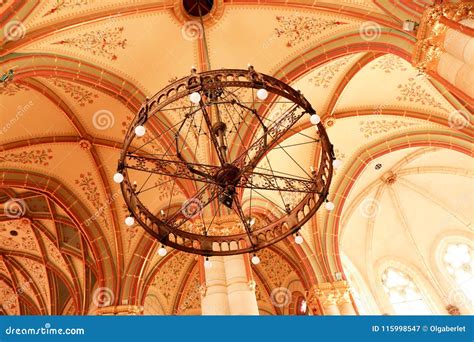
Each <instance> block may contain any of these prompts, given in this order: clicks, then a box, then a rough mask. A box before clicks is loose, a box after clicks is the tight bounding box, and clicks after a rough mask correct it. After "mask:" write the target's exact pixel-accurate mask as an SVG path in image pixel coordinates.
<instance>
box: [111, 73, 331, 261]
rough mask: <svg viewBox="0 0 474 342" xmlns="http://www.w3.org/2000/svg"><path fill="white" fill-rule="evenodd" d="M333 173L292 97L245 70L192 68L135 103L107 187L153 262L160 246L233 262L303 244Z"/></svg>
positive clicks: (304, 103)
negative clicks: (116, 189) (143, 234)
mask: <svg viewBox="0 0 474 342" xmlns="http://www.w3.org/2000/svg"><path fill="white" fill-rule="evenodd" d="M308 145H309V146H308ZM308 152H310V153H311V155H308ZM339 165H340V161H338V160H336V159H335V157H334V151H333V147H332V145H331V143H330V141H329V138H328V136H327V134H326V131H325V129H324V126H323V125H322V123H321V122H320V118H319V116H318V115H317V114H316V112H315V110H314V109H313V108H312V106H311V104H310V103H309V101H308V100H307V99H306V98H305V97H304V96H303V95H302V94H301V92H300V91H298V90H295V89H293V88H292V87H290V86H289V85H288V84H286V83H284V82H282V81H280V80H278V79H276V78H274V77H271V76H268V75H265V74H262V73H259V72H257V71H256V70H254V68H253V67H252V66H249V68H248V70H237V69H222V70H211V71H205V72H197V71H196V70H195V69H193V70H192V71H191V74H190V75H189V76H187V77H184V78H181V79H179V80H177V81H175V82H173V83H171V84H170V85H168V86H167V87H165V88H164V89H162V90H161V91H159V92H158V93H156V94H155V95H154V96H153V97H151V98H149V99H147V100H146V102H145V103H144V104H143V106H142V107H141V109H140V111H139V113H138V115H137V116H136V117H135V119H134V120H133V121H132V122H131V124H130V126H129V127H128V130H127V133H126V135H125V140H124V143H123V147H122V151H121V156H120V159H119V163H118V168H117V173H116V174H115V175H114V181H116V182H117V183H121V189H122V193H123V197H124V200H125V203H126V205H127V207H128V210H129V211H130V216H128V217H127V218H126V219H125V223H126V224H127V225H134V224H135V223H136V222H137V223H138V224H139V225H140V226H142V227H143V228H144V229H145V230H146V231H147V232H148V233H149V234H150V235H152V236H153V237H154V238H156V239H157V240H158V241H159V243H160V244H161V248H160V249H159V253H160V255H165V254H166V249H165V247H164V246H165V245H166V246H170V247H172V248H176V249H178V250H182V251H185V252H189V253H194V254H200V255H205V256H213V255H233V254H240V253H255V252H256V251H257V250H259V249H261V248H264V247H267V246H269V245H272V244H274V243H276V242H278V241H280V240H282V239H284V238H285V237H287V236H289V235H291V234H296V235H295V242H296V243H302V242H303V239H302V237H301V236H299V235H298V230H299V229H300V228H301V227H302V226H303V225H304V224H305V223H306V222H308V220H310V218H311V217H312V216H313V215H314V214H315V213H316V211H317V210H318V208H319V207H320V206H321V205H322V204H323V202H326V203H325V207H326V209H327V210H332V209H333V208H334V205H333V204H332V203H331V202H328V199H327V197H328V191H329V186H330V183H331V178H332V172H333V166H334V167H338V166H339ZM257 259H258V257H257V256H256V255H255V254H254V257H253V258H252V262H254V263H258V260H257Z"/></svg>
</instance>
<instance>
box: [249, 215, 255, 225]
mask: <svg viewBox="0 0 474 342" xmlns="http://www.w3.org/2000/svg"><path fill="white" fill-rule="evenodd" d="M254 224H255V218H253V217H252V218H251V219H250V220H249V225H250V227H252V226H253V225H254Z"/></svg>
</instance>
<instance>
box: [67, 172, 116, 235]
mask: <svg viewBox="0 0 474 342" xmlns="http://www.w3.org/2000/svg"><path fill="white" fill-rule="evenodd" d="M75 183H76V184H77V185H79V186H80V187H81V190H82V191H83V192H84V194H85V195H86V198H87V199H88V200H89V202H91V204H92V205H93V206H94V208H96V209H97V213H98V215H97V216H98V217H100V218H101V221H102V224H103V228H106V229H109V225H108V224H107V215H106V212H105V209H106V206H104V203H103V202H102V200H101V199H100V193H99V189H98V187H97V184H96V182H95V180H94V179H93V177H92V173H90V172H87V173H86V174H83V173H81V174H80V175H79V179H76V181H75Z"/></svg>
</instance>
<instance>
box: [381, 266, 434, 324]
mask: <svg viewBox="0 0 474 342" xmlns="http://www.w3.org/2000/svg"><path fill="white" fill-rule="evenodd" d="M382 284H383V287H384V289H385V292H386V293H387V295H388V298H389V300H390V303H391V304H392V307H393V310H394V311H395V314H397V315H430V314H432V312H431V310H430V309H429V307H428V305H427V304H426V302H425V301H424V300H423V296H422V294H421V291H420V289H419V288H418V286H416V284H415V283H414V282H413V280H412V279H411V277H410V276H409V275H408V274H406V273H404V272H402V271H400V270H398V269H395V268H393V267H389V268H387V269H386V270H385V272H384V273H383V274H382Z"/></svg>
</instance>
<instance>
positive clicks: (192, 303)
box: [175, 267, 201, 315]
mask: <svg viewBox="0 0 474 342" xmlns="http://www.w3.org/2000/svg"><path fill="white" fill-rule="evenodd" d="M191 277H192V278H191V279H190V280H189V281H188V286H187V289H186V292H185V293H184V294H183V300H182V301H181V303H180V304H179V307H178V308H177V309H176V313H175V314H176V315H180V314H186V312H187V311H191V310H192V311H193V312H194V313H195V312H196V311H199V310H201V282H200V281H199V271H198V269H197V268H196V267H195V268H194V271H193V274H192V275H191Z"/></svg>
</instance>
